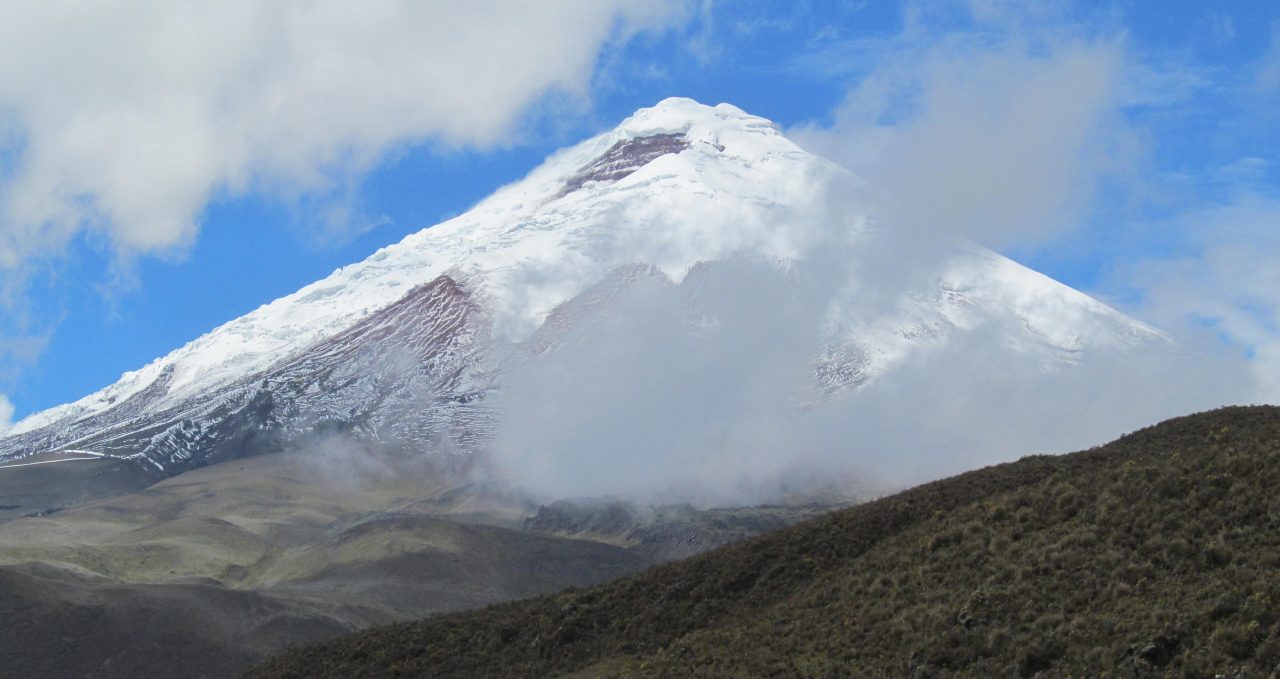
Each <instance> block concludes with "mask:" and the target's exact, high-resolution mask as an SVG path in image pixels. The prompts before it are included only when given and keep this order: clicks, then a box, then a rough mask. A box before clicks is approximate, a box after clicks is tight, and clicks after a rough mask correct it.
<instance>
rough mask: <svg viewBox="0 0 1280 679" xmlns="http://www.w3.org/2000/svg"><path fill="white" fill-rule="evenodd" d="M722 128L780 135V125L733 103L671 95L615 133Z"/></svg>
mask: <svg viewBox="0 0 1280 679" xmlns="http://www.w3.org/2000/svg"><path fill="white" fill-rule="evenodd" d="M720 130H753V131H757V132H770V133H772V134H775V135H776V134H777V128H776V127H775V126H774V124H773V123H772V122H770V121H769V120H766V119H765V118H761V117H759V116H753V115H751V114H750V113H747V112H746V111H743V110H742V109H740V108H738V107H737V106H734V105H732V104H725V103H721V104H716V105H715V106H708V105H706V104H703V103H700V102H698V101H695V100H693V99H689V98H686V97H668V98H666V99H663V100H662V101H660V102H658V103H657V104H655V105H654V106H651V107H649V108H642V109H639V110H637V111H636V112H635V113H633V114H631V117H629V118H627V119H626V120H624V121H622V122H621V123H619V124H618V126H617V127H616V128H614V135H617V136H619V137H649V136H654V135H659V134H686V135H688V134H690V133H696V132H704V133H705V132H715V131H720ZM614 135H610V136H614ZM779 136H780V135H779Z"/></svg>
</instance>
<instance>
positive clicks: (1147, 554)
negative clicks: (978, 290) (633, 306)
mask: <svg viewBox="0 0 1280 679" xmlns="http://www.w3.org/2000/svg"><path fill="white" fill-rule="evenodd" d="M1277 483H1280V408H1276V407H1235V408H1224V409H1220V410H1215V411H1211V412H1205V413H1201V414H1197V415H1192V416H1187V417H1181V418H1177V419H1174V420H1170V421H1167V422H1164V423H1161V424H1159V425H1156V426H1152V427H1148V428H1146V429H1142V430H1140V431H1137V432H1134V433H1132V434H1128V435H1126V436H1124V437H1122V438H1120V439H1118V440H1116V441H1114V442H1112V443H1110V444H1107V445H1105V446H1102V447H1098V448H1093V449H1090V450H1086V451H1082V452H1078V453H1073V454H1069V455H1062V456H1030V457H1026V458H1023V459H1021V460H1019V461H1017V462H1012V463H1007V464H1001V465H998V466H994V467H989V468H985V469H980V470H977V471H972V472H967V473H964V474H961V475H959V476H956V477H952V478H948V479H944V480H941V481H937V482H933V483H929V484H925V485H922V486H919V487H916V488H912V489H910V490H907V491H904V492H902V493H899V494H896V495H892V496H889V497H885V498H881V499H879V500H875V501H873V502H868V503H865V504H862V505H859V506H856V507H852V508H849V509H845V510H841V511H837V512H835V513H832V514H829V515H826V516H823V517H820V518H817V519H813V520H811V521H807V522H804V523H802V524H798V525H795V526H792V527H790V528H785V529H781V530H778V531H776V532H773V533H770V534H767V535H765V536H762V537H759V538H754V539H750V540H746V541H743V542H739V543H735V544H732V545H728V546H725V547H722V548H720V549H717V550H715V551H712V552H709V553H706V554H703V555H701V556H697V557H693V558H690V559H687V560H684V561H680V562H676V563H672V564H668V565H665V566H660V567H657V568H654V569H651V570H648V571H645V572H643V573H641V574H638V575H630V576H625V577H622V578H620V579H619V580H617V581H614V582H611V583H608V584H604V585H599V586H595V587H589V588H585V589H573V590H566V591H564V592H561V593H558V594H555V595H549V596H544V597H539V598H535V599H530V600H527V601H520V602H513V603H508V604H501V605H498V606H494V607H490V608H487V609H484V610H479V611H472V612H467V613H458V614H451V615H444V616H436V617H432V618H428V619H425V620H422V621H419V622H413V623H404V624H398V625H392V626H388V627H384V628H379V629H374V630H369V631H366V632H362V633H360V634H356V635H353V636H350V637H345V638H342V639H339V640H336V641H332V642H328V643H323V644H318V645H315V646H311V647H308V648H302V649H298V650H295V651H291V652H289V653H287V654H285V655H283V656H281V657H279V658H276V659H273V660H271V661H270V662H268V663H265V664H263V665H261V666H260V667H258V668H256V669H255V670H254V671H252V672H250V673H249V675H248V676H250V677H255V678H267V677H272V678H285V677H346V676H422V677H464V676H465V677H499V676H501V677H508V676H572V677H594V676H616V677H649V676H707V677H712V676H714V677H722V676H877V677H880V676H883V677H915V678H923V677H952V676H955V677H1002V676H1012V677H1080V676H1088V677H1135V676H1136V677H1166V676H1167V677H1206V678H1207V677H1270V676H1276V674H1277V673H1280V613H1278V611H1280V609H1278V608H1277V606H1276V601H1280V580H1277V578H1276V577H1275V574H1276V572H1277V569H1280V502H1278V501H1277V495H1276V493H1275V492H1274V489H1275V488H1276V486H1277Z"/></svg>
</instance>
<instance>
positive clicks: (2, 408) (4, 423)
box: [0, 394, 13, 434]
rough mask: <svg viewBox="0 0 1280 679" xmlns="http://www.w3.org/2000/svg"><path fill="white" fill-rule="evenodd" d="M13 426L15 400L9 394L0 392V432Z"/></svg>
mask: <svg viewBox="0 0 1280 679" xmlns="http://www.w3.org/2000/svg"><path fill="white" fill-rule="evenodd" d="M12 427H13V402H12V401H10V400H9V397H8V396H5V395H4V394H0V434H3V433H5V432H6V431H9V429H10V428H12Z"/></svg>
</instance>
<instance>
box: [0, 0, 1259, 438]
mask: <svg viewBox="0 0 1280 679" xmlns="http://www.w3.org/2000/svg"><path fill="white" fill-rule="evenodd" d="M490 5H492V6H490ZM159 7H161V8H158V6H156V5H149V6H148V5H146V4H144V3H125V2H116V3H104V4H102V5H101V6H100V7H99V8H98V9H97V10H94V11H85V10H83V9H82V8H78V7H77V6H76V5H74V4H67V5H60V4H58V3H30V4H26V3H11V4H8V5H6V7H4V8H3V9H0V292H2V293H3V295H2V298H0V303H3V319H2V320H0V394H3V395H4V397H5V399H7V401H0V418H3V417H5V416H12V417H14V418H20V417H22V416H24V415H26V414H29V413H31V412H34V411H38V410H40V409H43V408H47V407H50V406H53V405H57V404H59V403H63V402H67V401H70V400H74V399H76V398H79V397H81V396H83V395H85V394H87V393H89V392H91V391H94V390H96V389H99V388H101V387H103V386H106V385H107V384H109V383H111V382H113V381H115V380H116V379H117V378H118V377H119V375H120V374H121V373H122V372H123V371H125V370H130V369H134V368H137V367H140V366H142V365H143V364H145V363H146V362H148V361H150V360H151V359H153V358H155V357H157V356H160V355H163V354H165V353H167V352H169V351H171V350H172V349H174V348H176V347H178V346H180V345H181V344H183V343H185V342H186V341H189V340H191V339H193V338H195V337H196V336H198V335H200V334H201V333H203V332H205V331H207V330H210V329H212V328H213V327H215V326H216V325H218V324H220V323H222V322H224V321H227V320H230V319H232V318H234V317H236V316H239V315H241V314H243V313H245V312H247V311H249V310H251V309H253V308H255V307H257V306H258V305H260V304H262V303H265V302H267V301H270V300H271V299H274V298H275V297H278V296H280V295H284V294H287V293H289V292H292V291H293V290H295V289H297V288H298V287H301V286H302V285H304V284H306V283H308V282H311V281H313V280H315V279H317V278H320V277H321V276H324V275H326V274H327V273H329V272H330V271H332V270H333V269H334V268H336V267H338V266H341V265H343V264H346V263H349V262H353V261H356V260H359V259H361V258H363V257H365V256H367V255H368V254H370V253H371V252H373V251H374V250H375V249H377V248H378V247H380V246H382V245H386V244H388V243H391V242H394V241H396V240H398V239H400V238H401V237H403V236H404V235H405V234H408V233H411V232H414V231H416V230H418V229H421V228H424V227H427V226H430V225H432V224H434V223H437V222H439V221H441V220H442V219H444V218H446V217H449V216H451V215H454V214H457V213H459V212H461V211H464V210H466V209H467V208H468V206H470V205H471V204H473V203H475V202H476V201H477V200H479V199H480V198H483V197H484V196H485V195H487V194H488V193H490V192H491V191H492V190H494V189H495V188H497V187H498V186H500V185H502V184H504V183H507V182H510V181H513V180H515V179H518V178H519V177H521V176H522V175H523V174H524V173H526V172H527V171H528V170H529V169H531V168H532V167H533V166H534V165H536V164H537V163H538V162H539V161H540V160H541V159H542V158H543V157H544V156H545V155H547V154H548V153H550V152H551V151H553V150H555V149H557V148H559V147H561V146H564V145H566V144H569V143H572V142H574V141H577V140H579V139H581V138H583V137H586V136H589V135H591V134H594V133H597V132H599V131H601V130H603V129H607V128H609V127H612V126H613V125H615V124H616V123H617V122H618V121H619V120H621V119H622V118H624V117H626V116H627V115H628V114H629V113H631V112H632V111H634V110H635V109H637V108H640V107H643V106H649V105H652V104H653V103H655V102H657V101H659V100H660V99H662V98H665V97H668V96H689V97H693V98H695V99H698V100H700V101H702V102H704V103H718V102H721V101H727V102H730V103H733V104H735V105H737V106H739V107H741V108H743V109H745V110H747V111H749V112H752V113H755V114H757V115H761V116H764V117H767V118H770V119H772V120H774V121H775V122H776V123H778V124H779V125H780V126H781V127H783V128H784V130H786V131H788V133H790V134H791V136H793V138H795V139H797V140H798V141H799V142H800V143H801V144H802V145H805V146H806V147H808V148H809V149H810V150H813V151H815V152H817V153H819V154H822V155H826V156H828V157H830V158H832V159H833V160H836V161H837V162H840V163H842V164H844V165H846V166H847V167H849V168H850V169H852V170H854V171H855V172H858V173H859V174H862V175H863V176H865V177H866V178H867V179H868V180H869V181H871V182H872V183H873V184H875V185H877V186H882V187H884V188H885V190H886V191H888V192H890V193H891V194H892V195H894V196H897V197H898V199H899V201H900V203H901V206H902V211H901V213H900V215H899V217H900V219H901V221H902V223H903V224H904V228H908V227H909V228H918V229H920V233H921V237H922V238H923V237H928V236H929V234H931V233H933V232H935V231H936V232H939V233H942V232H953V233H960V234H962V235H967V236H970V237H973V238H976V239H978V240H980V241H982V242H985V243H987V244H989V245H991V246H993V247H995V248H997V249H999V250H1001V251H1003V252H1005V253H1006V254H1009V255H1011V256H1013V257H1014V258H1016V259H1018V260H1019V261H1022V262H1023V263H1026V264H1028V265H1030V266H1032V267H1033V268H1036V269H1038V270H1041V271H1043V272H1045V273H1047V274H1049V275H1051V276H1053V277H1055V278H1057V279H1059V280H1062V281H1063V282H1065V283H1067V284H1069V285H1072V286H1074V287H1078V288H1080V289H1083V290H1086V291H1088V292H1090V293H1091V294H1094V295H1096V296H1098V297H1100V298H1102V299H1104V300H1106V301H1108V302H1110V303H1112V304H1115V305H1116V306H1118V307H1120V308H1121V309H1123V310H1125V311H1127V312H1129V313H1132V314H1134V315H1136V316H1138V317H1139V318H1142V319H1144V320H1147V321H1148V322H1151V323H1153V324H1155V325H1157V326H1159V327H1162V328H1165V329H1166V330H1169V331H1170V332H1173V333H1175V334H1177V335H1178V336H1179V337H1180V338H1182V339H1183V340H1184V341H1185V342H1186V343H1187V344H1188V346H1194V347H1197V349H1198V350H1204V351H1212V352H1225V353H1235V354H1240V355H1244V356H1247V357H1249V359H1250V360H1251V361H1253V362H1254V365H1255V368H1256V370H1257V372H1258V373H1259V376H1260V378H1261V380H1262V381H1263V382H1264V383H1267V384H1270V385H1271V389H1272V391H1269V392H1264V393H1266V394H1278V395H1280V389H1276V387H1280V378H1275V377H1270V376H1271V375H1277V374H1280V292H1278V291H1280V266H1278V265H1280V168H1278V166H1277V163H1278V162H1280V114H1278V113H1277V112H1278V111H1280V6H1278V5H1277V4H1276V3H1275V2H1267V1H1262V0H1260V1H1257V2H1233V3H1203V2H1169V3H1146V2H1136V1H1133V2H1115V3H1068V2H1062V3H1054V2H1050V3H1036V4H1035V8H1034V9H1027V8H1025V7H1024V4H1023V3H1005V2H999V1H997V0H987V1H979V0H975V1H973V2H932V3H914V2H907V3H889V2H884V3H879V2H876V3H872V2H834V1H833V2H753V1H749V0H744V1H741V2H728V1H725V2H710V1H708V2H681V1H680V0H671V1H670V2H666V3H662V2H651V1H647V2H638V1H633V0H608V1H606V0H600V1H596V0H589V1H586V0H566V1H564V2H532V1H531V2H514V1H513V2H499V3H486V2H474V3H467V4H466V5H465V6H463V5H458V4H454V3H446V2H439V3H411V2H405V3H397V2H394V1H391V0H387V1H386V2H381V3H357V4H356V5H350V6H343V5H339V4H337V3H308V2H295V3H259V4H253V3H243V4H237V3H220V4H216V6H212V7H201V6H199V5H197V4H195V3H185V2H174V3H167V4H166V5H164V6H159ZM6 403H11V404H12V408H13V412H12V413H8V412H6V411H7V410H8V407H7V406H6V405H5V404H6Z"/></svg>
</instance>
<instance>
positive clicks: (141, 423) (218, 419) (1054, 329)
mask: <svg viewBox="0 0 1280 679" xmlns="http://www.w3.org/2000/svg"><path fill="white" fill-rule="evenodd" d="M865 193H866V187H864V186H863V184H862V182H861V181H860V180H858V179H857V178H856V177H854V176H852V175H851V174H849V173H848V172H847V171H845V170H843V169H842V168H840V167H838V166H836V165H834V164H832V163H830V162H828V161H826V160H824V159H822V158H820V157H818V156H815V155H813V154H810V153H808V152H806V151H804V150H802V149H800V148H799V147H798V146H796V145H795V144H793V143H792V142H791V141H789V140H788V139H787V138H786V137H784V136H783V135H782V134H781V133H780V132H779V131H778V130H777V129H776V128H775V127H774V126H773V125H772V124H771V123H770V122H769V121H767V120H764V119H762V118H758V117H755V116H752V115H749V114H747V113H744V112H743V111H741V110H739V109H737V108H735V107H733V106H730V105H727V104H720V105H718V106H715V107H708V106H703V105H701V104H698V103H696V102H694V101H691V100H688V99H668V100H665V101H663V102H661V103H659V104H658V105H657V106H655V107H653V108H648V109H642V110H640V111H638V112H636V113H635V114H634V115H633V116H631V117H630V118H628V119H627V120H625V121H624V122H623V123H622V124H620V125H619V126H618V127H617V128H615V129H613V130H611V131H609V132H607V133H605V134H602V135H599V136H597V137H594V138H592V139H589V140H587V141H584V142H582V143H580V144H577V145H576V146H573V147H571V148H568V149H565V150H563V151H560V152H558V153H556V154H554V155H553V156H551V157H550V158H549V159H548V160H547V161H546V162H545V163H544V164H543V165H541V166H540V167H538V168H537V169H535V170H534V171H533V172H531V173H530V174H529V175H528V176H527V177H526V178H525V179H523V180H521V181H519V182H516V183H514V184H511V185H509V186H506V187H503V188H501V189H500V190H498V191H497V192H496V193H494V194H493V195H492V196H491V197H489V198H488V199H486V200H484V201H483V202H481V203H480V204H478V205H477V206H475V207H474V208H473V209H472V210H470V211H469V212H467V213H465V214H463V215H461V216H459V217H456V218H454V219H451V220H449V221H446V222H444V223H441V224H438V225H435V226H432V227H430V228H427V229H423V230H422V231H419V232H417V233H414V234H412V235H410V236H408V237H406V238H405V239H404V240H402V241H401V242H399V243H396V244H394V245H391V246H388V247H386V248H383V249H381V250H379V251H378V252H376V253H375V254H373V255H372V256H370V257H369V258H367V259H365V260H364V261H361V262H358V263H356V264H352V265H350V266H346V267H343V268H341V269H339V270H337V271H335V272H333V273H332V274H331V275H329V276H328V277H326V278H324V279H323V280H320V281H317V282H315V283H313V284H311V285H308V286H306V287H304V288H302V289H301V290H299V291H298V292H296V293H294V294H292V295H288V296H286V297H282V298H280V299H278V300H275V301H274V302H271V303H270V304H266V305H264V306H262V307H260V308H258V309H257V310H255V311H253V312H252V313H249V314H247V315H245V316H243V317H241V318H238V319H236V320H233V321H231V322H229V323H226V324H224V325H222V326H220V327H218V328H216V329H214V330H213V331H211V332H209V333H208V334H206V335H204V336H202V337H200V338H198V339H196V340H194V341H192V342H191V343H189V344H187V345H186V346H183V347H181V348H179V349H177V350H176V351H174V352H172V353H171V354H169V355H167V356H164V357H162V358H158V359H156V360H155V361H153V362H151V363H150V364H148V365H147V366H144V367H142V368H140V369H138V370H136V371H132V372H128V373H125V374H124V375H123V376H122V377H121V379H120V380H119V381H118V382H116V383H115V384H113V385H111V386H109V387H107V388H105V389H103V390H101V391H99V392H97V393H94V394H91V395H89V396H86V397H85V398H83V399H80V400H79V401H76V402H74V403H70V404H67V405H63V406H59V407H56V408H52V409H50V410H47V411H44V412H41V413H37V414H34V415H32V416H30V417H28V418H26V419H24V420H22V421H21V422H19V423H18V424H17V425H16V426H14V427H13V428H12V429H11V430H10V431H9V432H8V433H7V434H6V435H5V437H4V438H2V439H0V459H4V458H13V457H21V456H26V455H31V454H36V453H40V452H45V451H51V450H65V449H74V450H88V451H92V452H96V453H100V454H107V455H112V456H119V457H133V458H137V459H143V460H146V461H147V462H149V463H150V464H151V465H152V466H154V467H155V468H157V469H160V470H164V471H166V472H172V471H177V470H180V469H182V468H183V467H185V466H186V465H189V464H192V463H197V462H200V461H204V460H208V459H210V458H217V457H223V456H238V455H247V454H252V453H255V452H260V451H262V450H268V449H271V448H272V447H275V446H279V445H283V444H285V443H287V442H288V441H290V440H294V439H296V438H297V437H299V436H306V435H308V434H309V433H311V432H313V431H315V430H316V429H317V428H318V429H322V430H323V429H326V428H338V429H341V430H344V431H349V432H351V433H353V434H354V435H358V436H364V437H369V438H372V439H379V440H391V439H394V440H397V441H402V442H408V443H409V444H418V445H428V444H429V445H432V446H439V445H444V446H450V447H455V448H457V447H460V448H462V449H465V450H470V449H474V448H475V447H476V446H482V445H483V442H484V441H485V437H486V433H487V431H488V430H489V429H490V428H491V426H492V425H491V420H492V418H493V416H494V415H493V413H491V412H489V411H488V410H487V409H486V408H485V400H486V395H487V394H488V393H490V392H491V391H492V390H494V389H498V388H500V387H501V384H502V379H503V374H504V369H505V368H506V367H507V366H510V365H511V364H512V362H513V361H514V362H521V361H535V360H538V356H540V355H542V354H545V353H546V352H548V351H552V350H554V347H555V346H556V345H557V342H560V341H562V340H563V338H565V337H568V336H570V335H571V334H572V332H573V329H574V328H575V327H578V326H581V325H582V324H589V323H590V322H591V318H592V316H593V312H592V310H593V309H595V308H599V307H601V306H608V305H609V304H610V303H611V300H613V299H615V298H616V296H617V295H619V294H621V293H622V292H623V291H625V290H626V289H627V288H628V287H629V286H631V285H634V284H635V282H636V281H638V280H644V279H648V278H657V279H661V280H664V281H668V282H671V283H679V282H680V281H682V280H684V279H685V277H686V276H687V275H689V273H690V271H693V270H695V269H696V268H697V266H698V265H699V264H703V263H713V262H721V261H726V260H734V259H745V260H750V261H753V262H767V263H770V264H771V265H773V266H776V267H779V268H781V269H784V270H785V269H789V268H791V267H800V268H803V267H804V266H805V263H806V262H809V261H812V260H815V259H821V260H823V261H824V262H827V263H828V266H827V269H826V270H831V267H830V266H829V264H830V262H832V261H835V262H836V263H837V265H838V266H836V269H835V270H837V271H842V272H843V273H842V275H841V276H840V277H839V278H838V279H835V280H832V281H830V283H829V284H828V290H827V291H828V293H829V299H828V300H826V301H825V302H824V304H825V311H824V313H823V315H822V317H821V320H820V324H821V328H820V329H815V331H817V332H820V333H821V335H822V343H821V347H820V348H819V350H818V351H817V352H816V355H814V356H813V357H812V361H811V366H810V367H811V379H812V386H813V387H814V390H813V392H812V393H811V394H810V396H809V397H807V398H829V397H832V395H834V394H838V393H839V392H840V391H842V390H845V389H849V388H855V387H856V386H857V385H859V384H861V383H863V382H865V381H867V380H870V379H877V378H878V377H879V376H885V375H889V374H890V373H891V372H892V369H893V367H894V366H895V365H897V364H899V363H901V362H902V361H905V360H908V358H909V357H910V356H911V355H912V354H913V352H923V351H928V350H929V348H930V347H931V346H935V345H939V344H943V343H946V342H947V341H948V338H949V337H952V336H953V335H954V334H955V333H961V332H964V331H966V329H969V328H973V327H976V326H978V325H981V324H983V323H985V322H987V321H989V320H990V319H992V318H998V319H1002V320H1004V321H1009V322H1008V323H1005V325H1004V326H1002V327H1006V326H1007V327H1012V328H1015V330H1014V331H1011V332H1010V333H1009V334H1008V335H1007V336H1006V337H1005V343H1006V344H1008V346H1009V347H1010V350H1011V351H1017V352H1022V353H1031V354H1035V355H1037V356H1040V357H1041V358H1042V360H1043V362H1044V363H1045V365H1047V366H1053V365H1070V364H1071V363H1072V362H1073V361H1074V360H1076V357H1077V356H1078V355H1080V354H1081V352H1087V351H1089V350H1091V349H1093V348H1097V347H1108V346H1130V347H1131V346H1140V345H1143V344H1147V343H1151V344H1153V345H1161V346H1163V345H1167V344H1168V341H1167V340H1166V339H1165V338H1164V337H1163V335H1161V334H1160V333H1158V332H1157V331H1155V330H1152V329H1151V328H1149V327H1147V326H1145V325H1142V324H1141V323H1138V322H1136V321H1134V320H1132V319H1129V318H1127V317H1125V316H1123V315H1121V314H1119V313H1118V312H1116V311H1114V310H1112V309H1110V308H1108V307H1106V306H1105V305H1102V304H1100V303H1098V302H1096V301H1095V300H1093V299H1091V298H1089V297H1088V296H1086V295H1083V294H1081V293H1079V292H1076V291H1074V290H1072V289H1070V288H1067V287H1066V286H1063V285H1061V284H1059V283H1057V282H1055V281H1053V280H1051V279H1049V278H1047V277H1045V276H1042V275H1040V274H1038V273H1036V272H1034V271H1031V270H1029V269H1027V268H1025V267H1023V266H1021V265H1019V264H1017V263H1015V262H1013V261H1011V260H1009V259H1007V258H1004V257H1002V256H1000V255H998V254H996V253H994V252H991V251H989V250H987V249H985V248H982V247H980V246H978V245H974V244H967V243H957V244H955V245H954V247H953V246H951V245H948V246H947V248H946V255H945V256H942V257H938V258H936V260H935V261H933V263H932V264H931V265H930V266H931V268H930V269H929V270H928V271H925V272H923V274H922V275H916V276H912V277H909V278H904V279H903V283H902V286H903V287H901V289H897V290H893V291H892V294H891V295H887V296H886V295H885V294H884V291H883V290H881V291H879V292H878V293H877V298H878V299H880V300H881V301H879V302H877V303H876V304H875V305H874V309H873V310H871V309H870V308H869V306H868V304H867V303H866V299H867V295H868V294H869V293H868V288H867V286H868V284H869V282H868V280H866V277H865V276H861V277H860V276H859V275H858V273H859V269H858V265H857V264H856V260H857V258H856V253H858V252H860V251H864V250H865V248H866V247H868V244H870V243H873V242H874V241H875V240H876V239H877V238H879V237H880V235H881V234H883V233H884V232H885V231H886V230H889V229H891V228H892V225H891V224H881V223H879V222H878V220H877V217H876V211H875V209H874V206H873V204H872V203H871V201H870V199H869V198H866V197H865ZM845 253H851V254H850V255H849V256H848V257H846V256H845ZM841 266H843V267H844V268H843V269H841V268H840V267H841ZM886 299H887V300H888V301H887V302H885V301H884V300H886ZM703 320H706V319H703Z"/></svg>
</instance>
